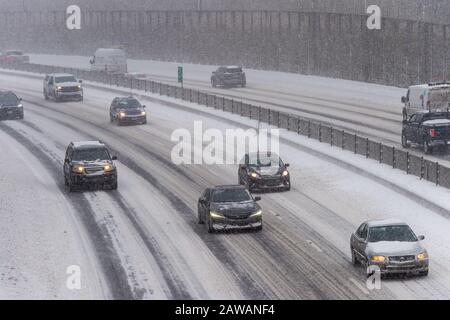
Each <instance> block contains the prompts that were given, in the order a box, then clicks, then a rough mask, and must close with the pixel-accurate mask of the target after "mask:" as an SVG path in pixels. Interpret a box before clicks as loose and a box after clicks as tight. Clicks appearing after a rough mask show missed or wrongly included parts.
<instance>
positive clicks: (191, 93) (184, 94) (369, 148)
mask: <svg viewBox="0 0 450 320" xmlns="http://www.w3.org/2000/svg"><path fill="white" fill-rule="evenodd" d="M0 68H4V69H13V70H20V71H27V72H34V73H41V74H48V73H60V72H63V73H71V74H74V75H76V77H77V78H80V79H85V80H89V81H94V82H99V83H103V84H107V85H111V86H116V87H122V88H129V89H136V90H143V91H145V92H151V93H153V94H159V95H161V96H167V97H172V98H176V99H180V100H184V101H189V102H192V103H197V104H200V105H204V106H206V107H210V108H214V109H217V110H222V111H223V112H229V113H232V114H238V115H240V116H243V117H247V118H250V119H253V120H259V121H261V122H263V123H267V124H269V125H273V126H276V127H279V128H281V129H286V130H288V131H292V132H296V133H297V134H299V135H303V136H306V137H308V138H311V139H316V140H318V141H320V142H322V143H327V144H329V145H330V146H333V147H337V148H341V149H342V150H347V151H350V152H353V153H354V154H358V155H362V156H364V157H366V158H367V159H372V160H376V161H378V162H379V163H381V164H386V165H389V166H391V167H392V168H394V169H398V170H402V171H404V172H406V174H410V175H414V176H417V177H419V178H420V179H423V180H426V181H430V182H433V183H435V184H436V185H437V186H442V187H445V188H449V189H450V168H448V167H446V166H443V165H441V164H439V162H434V161H430V160H427V159H424V157H419V156H417V155H413V154H410V153H409V152H408V151H404V150H400V149H397V148H395V147H392V146H388V145H385V144H383V143H380V142H376V141H373V140H370V139H369V138H366V137H362V136H359V135H357V134H353V133H349V132H346V131H345V130H340V129H336V128H334V127H332V126H328V125H324V124H322V123H320V122H317V121H311V120H308V119H304V118H302V117H299V116H296V115H293V114H289V113H285V112H282V111H276V110H271V109H269V108H264V107H260V106H255V105H251V104H248V103H244V102H242V101H238V100H234V99H228V98H225V97H222V96H218V95H215V94H211V93H208V92H203V91H200V90H194V89H191V88H181V87H179V86H175V85H170V84H166V83H161V82H157V81H153V80H147V79H135V78H132V77H128V76H125V75H114V74H106V73H104V72H95V71H89V70H83V69H75V68H66V67H57V66H48V65H40V64H31V63H30V64H18V63H14V64H5V63H0Z"/></svg>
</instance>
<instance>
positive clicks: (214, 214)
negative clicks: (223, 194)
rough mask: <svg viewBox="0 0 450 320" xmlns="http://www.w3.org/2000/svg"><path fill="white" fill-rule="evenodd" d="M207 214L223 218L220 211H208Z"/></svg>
mask: <svg viewBox="0 0 450 320" xmlns="http://www.w3.org/2000/svg"><path fill="white" fill-rule="evenodd" d="M209 215H210V216H211V218H214V219H223V218H225V217H224V216H223V215H221V214H220V213H217V212H214V211H210V212H209Z"/></svg>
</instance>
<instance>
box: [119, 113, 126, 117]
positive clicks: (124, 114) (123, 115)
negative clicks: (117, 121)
mask: <svg viewBox="0 0 450 320" xmlns="http://www.w3.org/2000/svg"><path fill="white" fill-rule="evenodd" d="M126 115H127V114H126V113H125V112H121V113H119V116H120V117H121V118H123V117H125V116H126Z"/></svg>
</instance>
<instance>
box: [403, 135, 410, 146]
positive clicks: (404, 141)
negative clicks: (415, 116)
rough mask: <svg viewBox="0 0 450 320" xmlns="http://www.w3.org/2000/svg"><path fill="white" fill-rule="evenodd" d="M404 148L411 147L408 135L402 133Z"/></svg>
mask: <svg viewBox="0 0 450 320" xmlns="http://www.w3.org/2000/svg"><path fill="white" fill-rule="evenodd" d="M402 147H403V148H405V149H407V148H409V147H410V144H409V143H408V139H407V138H406V135H405V134H404V133H402Z"/></svg>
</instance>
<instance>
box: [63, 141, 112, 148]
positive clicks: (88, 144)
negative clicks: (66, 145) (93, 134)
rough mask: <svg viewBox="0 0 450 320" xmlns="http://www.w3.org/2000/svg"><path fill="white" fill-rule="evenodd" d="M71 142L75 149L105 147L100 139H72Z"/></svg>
mask: <svg viewBox="0 0 450 320" xmlns="http://www.w3.org/2000/svg"><path fill="white" fill-rule="evenodd" d="M71 144H72V145H73V147H74V148H75V149H83V148H95V147H105V145H104V144H103V143H102V142H100V141H74V142H72V143H71Z"/></svg>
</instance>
